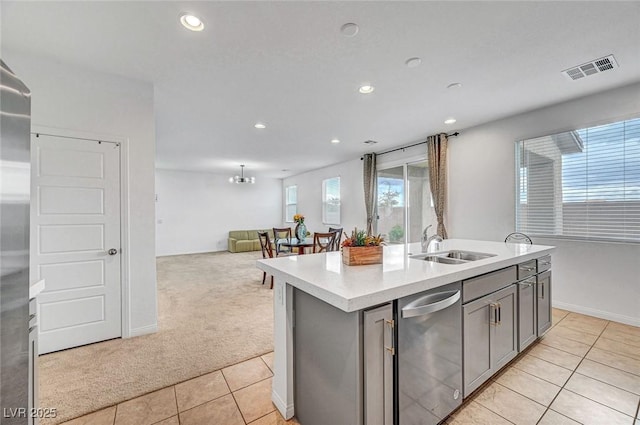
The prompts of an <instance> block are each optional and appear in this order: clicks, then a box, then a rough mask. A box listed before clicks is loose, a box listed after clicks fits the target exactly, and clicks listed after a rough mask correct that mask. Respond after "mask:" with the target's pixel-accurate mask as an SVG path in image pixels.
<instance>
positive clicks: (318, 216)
mask: <svg viewBox="0 0 640 425" xmlns="http://www.w3.org/2000/svg"><path fill="white" fill-rule="evenodd" d="M338 176H339V177H340V198H341V205H340V220H341V223H340V226H336V225H335V224H332V225H328V224H323V223H322V180H324V179H328V178H330V177H338ZM291 185H297V186H298V213H299V214H303V215H304V216H305V220H304V223H305V224H306V226H307V230H308V231H309V232H311V233H313V232H326V231H327V230H328V229H329V227H343V228H344V231H345V232H347V234H351V231H352V230H353V228H354V227H358V228H359V229H366V226H367V213H366V210H365V207H364V189H363V183H362V161H361V160H360V158H356V159H353V160H351V161H347V162H342V163H340V164H336V165H331V166H329V167H325V168H321V169H319V170H314V171H309V172H307V173H303V174H298V175H296V176H292V177H288V178H286V179H284V180H283V183H282V190H283V191H284V187H286V186H291ZM283 220H284V218H283V217H280V221H283ZM283 225H284V226H290V227H292V228H293V227H295V223H284V222H283Z"/></svg>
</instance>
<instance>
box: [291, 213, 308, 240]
mask: <svg viewBox="0 0 640 425" xmlns="http://www.w3.org/2000/svg"><path fill="white" fill-rule="evenodd" d="M293 221H295V222H296V223H297V224H296V228H295V230H294V231H293V233H295V235H296V238H297V239H298V241H300V242H302V241H304V239H305V238H306V237H307V226H306V225H305V224H304V216H303V215H302V214H295V215H294V216H293Z"/></svg>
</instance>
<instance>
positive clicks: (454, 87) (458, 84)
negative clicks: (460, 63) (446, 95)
mask: <svg viewBox="0 0 640 425" xmlns="http://www.w3.org/2000/svg"><path fill="white" fill-rule="evenodd" d="M460 87H462V83H451V84H449V85H448V86H447V88H448V89H458V88H460Z"/></svg>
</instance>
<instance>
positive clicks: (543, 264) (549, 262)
mask: <svg viewBox="0 0 640 425" xmlns="http://www.w3.org/2000/svg"><path fill="white" fill-rule="evenodd" d="M540 265H541V266H550V265H551V261H540Z"/></svg>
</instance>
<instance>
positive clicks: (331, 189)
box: [322, 177, 340, 224]
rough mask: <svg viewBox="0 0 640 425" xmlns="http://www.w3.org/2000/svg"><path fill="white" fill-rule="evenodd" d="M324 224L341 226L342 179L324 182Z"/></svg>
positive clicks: (336, 178)
mask: <svg viewBox="0 0 640 425" xmlns="http://www.w3.org/2000/svg"><path fill="white" fill-rule="evenodd" d="M322 222H323V223H324V224H340V177H333V178H330V179H326V180H323V181H322Z"/></svg>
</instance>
